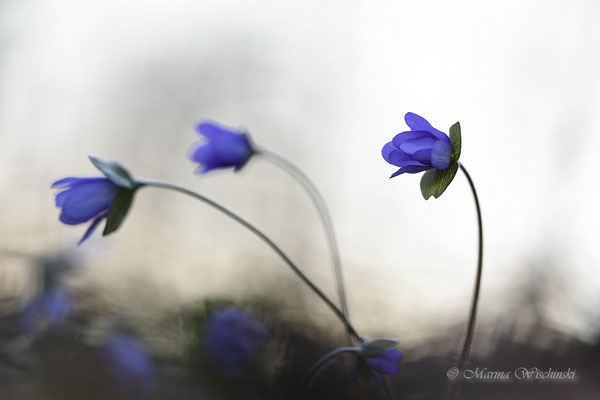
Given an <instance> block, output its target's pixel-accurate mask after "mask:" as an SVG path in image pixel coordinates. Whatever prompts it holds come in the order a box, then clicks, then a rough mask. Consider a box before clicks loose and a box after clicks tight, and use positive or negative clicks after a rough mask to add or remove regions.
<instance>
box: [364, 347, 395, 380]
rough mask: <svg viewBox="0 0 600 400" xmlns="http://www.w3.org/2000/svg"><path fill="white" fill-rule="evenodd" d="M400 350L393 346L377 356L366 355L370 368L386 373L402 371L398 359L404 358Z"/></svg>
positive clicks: (391, 373) (392, 373)
mask: <svg viewBox="0 0 600 400" xmlns="http://www.w3.org/2000/svg"><path fill="white" fill-rule="evenodd" d="M402 356H403V355H402V353H401V352H400V350H398V349H395V348H392V349H388V350H386V351H385V352H384V353H383V354H381V355H379V356H377V357H366V361H367V367H369V370H371V371H375V372H379V373H381V374H385V375H394V374H396V373H398V371H400V368H399V367H398V361H399V360H401V359H402Z"/></svg>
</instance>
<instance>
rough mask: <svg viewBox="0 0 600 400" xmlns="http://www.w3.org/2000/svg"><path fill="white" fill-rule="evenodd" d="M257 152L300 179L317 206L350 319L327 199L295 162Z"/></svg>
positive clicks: (342, 300)
mask: <svg viewBox="0 0 600 400" xmlns="http://www.w3.org/2000/svg"><path fill="white" fill-rule="evenodd" d="M256 154H257V155H260V156H262V157H264V158H265V159H266V160H268V161H270V162H272V163H273V164H275V165H277V166H278V167H280V168H282V169H283V170H284V171H286V172H287V173H289V174H290V175H291V176H292V177H293V178H294V179H295V180H296V181H298V183H300V185H301V186H302V187H303V188H304V190H305V191H306V193H308V195H309V197H310V199H311V200H312V202H313V204H314V206H315V208H316V209H317V212H318V214H319V218H320V219H321V224H322V225H323V229H324V230H325V235H326V236H327V242H328V244H329V249H330V252H331V262H332V266H333V273H334V276H335V280H336V284H337V292H338V297H339V300H340V306H341V307H342V313H344V317H345V318H346V320H348V319H349V312H348V303H347V300H346V290H345V288H344V276H343V273H342V263H341V259H340V252H339V249H338V245H337V240H336V237H335V231H334V229H333V223H332V222H331V215H330V214H329V210H328V209H327V205H326V204H325V200H323V196H321V193H320V192H319V190H318V189H317V186H316V185H315V184H314V183H313V182H312V181H311V180H310V179H309V178H308V176H306V174H305V173H304V172H302V170H301V169H300V168H298V167H296V166H295V165H294V164H292V163H291V162H289V161H288V160H286V159H285V158H283V157H281V156H280V155H278V154H275V153H272V152H270V151H268V150H265V149H259V150H257V151H256ZM347 334H348V335H349V334H350V332H347Z"/></svg>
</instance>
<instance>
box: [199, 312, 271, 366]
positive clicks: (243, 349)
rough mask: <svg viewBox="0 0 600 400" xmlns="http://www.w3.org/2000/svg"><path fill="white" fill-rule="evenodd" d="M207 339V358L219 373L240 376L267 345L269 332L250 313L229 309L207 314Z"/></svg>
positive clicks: (205, 335) (205, 333)
mask: <svg viewBox="0 0 600 400" xmlns="http://www.w3.org/2000/svg"><path fill="white" fill-rule="evenodd" d="M204 339H205V345H206V352H207V357H208V359H209V361H210V362H211V363H212V364H213V365H214V366H215V368H216V369H217V372H218V373H220V374H221V375H225V376H230V377H237V376H240V375H241V374H242V373H243V372H244V371H245V370H246V369H247V368H248V367H249V366H250V365H251V364H252V362H253V361H254V359H255V357H256V355H257V354H258V352H260V351H261V350H263V349H264V348H265V347H266V345H267V342H268V340H269V333H268V332H267V329H266V328H265V327H264V326H263V325H262V324H261V323H259V322H258V321H256V320H255V319H254V318H253V317H252V316H251V315H250V314H249V313H247V312H245V311H242V310H239V309H235V308H227V309H224V310H220V311H216V312H214V313H212V314H211V315H210V316H209V317H208V320H207V322H206V330H205V332H204Z"/></svg>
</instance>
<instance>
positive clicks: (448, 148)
mask: <svg viewBox="0 0 600 400" xmlns="http://www.w3.org/2000/svg"><path fill="white" fill-rule="evenodd" d="M451 156H452V143H450V141H445V140H438V141H437V142H435V144H434V145H433V149H432V153H431V165H432V166H433V167H434V168H435V169H446V168H448V166H449V165H450V157H451Z"/></svg>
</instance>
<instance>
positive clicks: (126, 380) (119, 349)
mask: <svg viewBox="0 0 600 400" xmlns="http://www.w3.org/2000/svg"><path fill="white" fill-rule="evenodd" d="M100 351H101V355H102V358H103V360H104V361H105V362H106V365H107V367H108V368H109V370H110V372H111V374H112V375H113V376H114V377H115V379H116V380H117V381H119V382H120V383H121V384H122V385H124V386H133V387H139V386H142V385H144V384H146V383H148V382H149V381H151V380H152V378H153V376H154V364H153V362H152V360H151V359H150V357H149V356H148V353H147V352H146V349H145V348H144V347H143V346H142V344H141V343H140V342H138V341H137V340H135V339H133V338H131V337H129V336H127V335H123V334H119V333H115V334H112V335H110V336H109V337H108V338H107V339H106V340H105V341H104V343H103V344H102V345H101V347H100Z"/></svg>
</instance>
